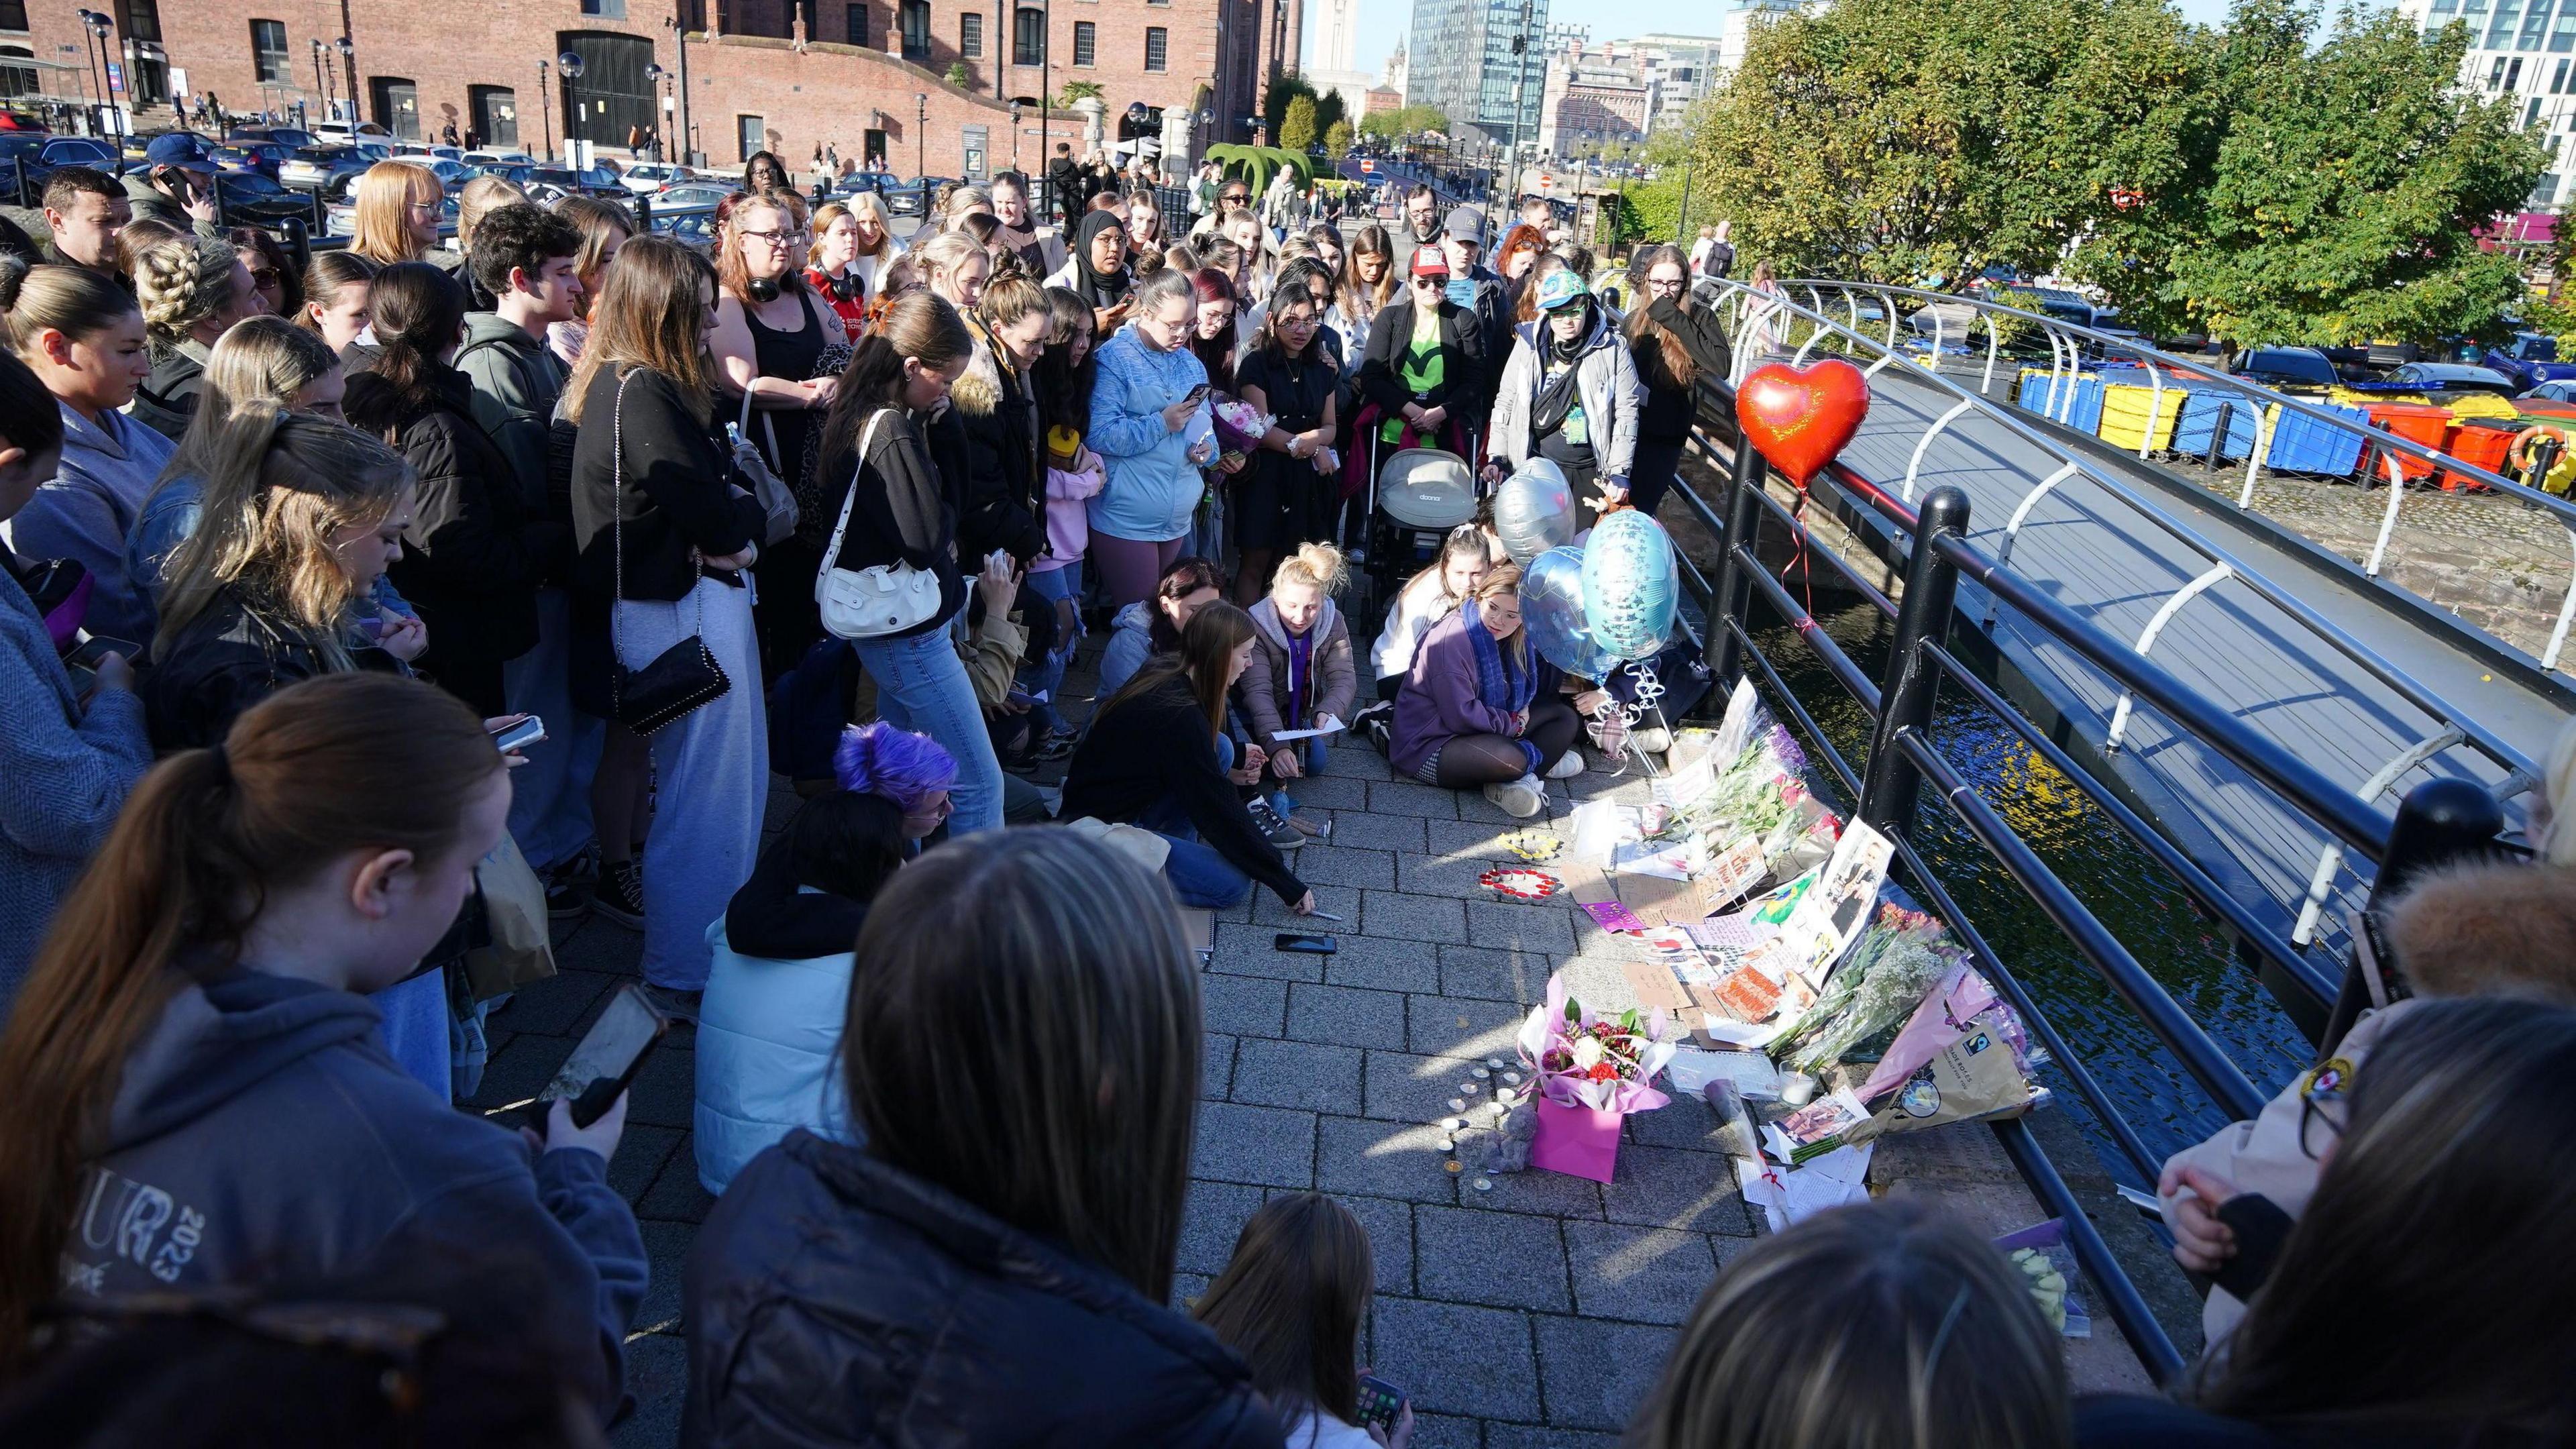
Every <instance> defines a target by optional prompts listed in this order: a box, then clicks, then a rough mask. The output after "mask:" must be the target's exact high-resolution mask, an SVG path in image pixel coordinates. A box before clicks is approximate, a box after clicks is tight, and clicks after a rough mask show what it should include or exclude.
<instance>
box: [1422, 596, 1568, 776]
mask: <svg viewBox="0 0 2576 1449" xmlns="http://www.w3.org/2000/svg"><path fill="white" fill-rule="evenodd" d="M1530 663H1531V666H1532V667H1533V668H1535V669H1536V670H1538V688H1539V697H1540V698H1545V697H1546V695H1547V692H1548V691H1549V690H1551V689H1553V688H1554V687H1555V686H1554V683H1553V680H1552V679H1551V676H1552V675H1553V674H1554V673H1555V671H1554V670H1552V669H1550V668H1548V667H1547V666H1546V664H1545V663H1544V662H1542V661H1540V660H1538V659H1537V658H1535V657H1533V658H1532V659H1531V661H1530ZM1459 735H1502V736H1505V737H1506V738H1518V736H1517V735H1515V734H1514V733H1513V730H1512V721H1511V717H1510V716H1509V715H1506V714H1504V713H1503V712H1502V711H1501V710H1498V709H1495V708H1493V707H1492V706H1490V705H1488V704H1486V703H1485V702H1484V700H1483V699H1482V698H1480V697H1478V695H1477V692H1476V649H1475V646H1474V645H1473V644H1472V643H1470V642H1469V641H1468V639H1467V611H1466V610H1465V609H1463V608H1461V609H1452V610H1450V611H1449V613H1448V614H1447V616H1445V617H1444V618H1442V619H1441V620H1440V622H1439V623H1437V624H1434V625H1432V626H1431V632H1430V633H1428V634H1425V635H1423V636H1422V644H1421V647H1419V648H1417V649H1415V650H1414V651H1413V669H1412V672H1411V673H1409V674H1407V675H1406V676H1405V677H1404V687H1403V688H1402V689H1400V690H1398V691H1397V692H1396V696H1395V726H1394V728H1393V729H1392V730H1391V731H1390V732H1389V735H1388V739H1387V751H1386V753H1387V758H1388V759H1389V760H1390V761H1392V762H1393V763H1394V765H1395V768H1396V770H1397V771H1398V772H1399V773H1401V774H1403V775H1404V776H1405V777H1406V778H1408V779H1410V778H1413V777H1414V776H1415V775H1416V773H1417V772H1419V771H1420V770H1421V768H1422V763H1423V761H1425V760H1428V759H1430V758H1431V757H1432V754H1433V752H1434V751H1437V750H1438V749H1439V748H1440V747H1441V746H1442V745H1445V744H1447V743H1448V742H1449V741H1450V740H1452V739H1454V738H1456V737H1457V736H1459Z"/></svg>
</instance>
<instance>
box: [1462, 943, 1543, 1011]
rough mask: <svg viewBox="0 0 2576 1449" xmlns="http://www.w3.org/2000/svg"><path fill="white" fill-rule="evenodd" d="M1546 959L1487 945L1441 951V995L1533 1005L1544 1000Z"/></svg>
mask: <svg viewBox="0 0 2576 1449" xmlns="http://www.w3.org/2000/svg"><path fill="white" fill-rule="evenodd" d="M1549 969H1550V967H1549V958H1547V957H1545V956H1524V955H1521V954H1520V953H1518V952H1515V951H1502V950H1496V949H1495V948H1493V947H1490V946H1443V947H1441V948H1440V994H1441V995H1443V996H1477V997H1483V998H1485V999H1486V1000H1489V1001H1510V1002H1517V1003H1519V1004H1521V1005H1524V1006H1534V1005H1536V1004H1538V1003H1539V1002H1540V1001H1543V1000H1545V999H1546V998H1547V978H1548V972H1549Z"/></svg>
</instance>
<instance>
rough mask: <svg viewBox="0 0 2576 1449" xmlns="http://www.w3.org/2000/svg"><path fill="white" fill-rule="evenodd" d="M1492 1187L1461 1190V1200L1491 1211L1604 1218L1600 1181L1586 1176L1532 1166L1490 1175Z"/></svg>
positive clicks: (1598, 1219)
mask: <svg viewBox="0 0 2576 1449" xmlns="http://www.w3.org/2000/svg"><path fill="white" fill-rule="evenodd" d="M1491 1179H1492V1181H1493V1184H1494V1185H1493V1188H1492V1189H1491V1190H1490V1191H1486V1192H1472V1191H1462V1192H1460V1193H1459V1194H1458V1200H1459V1201H1460V1202H1463V1203H1465V1204H1467V1205H1468V1206H1469V1207H1477V1208H1484V1209H1486V1210H1488V1211H1491V1212H1506V1213H1536V1214H1539V1215H1541V1216H1544V1217H1552V1218H1589V1219H1591V1220H1593V1221H1595V1222H1598V1221H1600V1219H1601V1184H1599V1183H1597V1182H1594V1181H1592V1180H1591V1179H1590V1178H1586V1177H1574V1176H1570V1175H1568V1174H1566V1173H1562V1172H1550V1171H1548V1170H1547V1169H1545V1168H1542V1167H1533V1168H1529V1169H1527V1170H1525V1171H1521V1172H1497V1173H1493V1174H1491Z"/></svg>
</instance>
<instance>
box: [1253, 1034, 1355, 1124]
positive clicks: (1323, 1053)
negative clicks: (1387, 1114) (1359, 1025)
mask: <svg viewBox="0 0 2576 1449" xmlns="http://www.w3.org/2000/svg"><path fill="white" fill-rule="evenodd" d="M1360 1061H1361V1052H1360V1049H1359V1048H1358V1047H1347V1046H1326V1045H1324V1044H1323V1043H1321V1042H1311V1041H1268V1040H1265V1039H1263V1038H1261V1037H1257V1036H1256V1037H1246V1038H1244V1039H1243V1041H1242V1043H1241V1044H1239V1045H1238V1046H1236V1048H1235V1052H1234V1088H1233V1090H1232V1091H1231V1092H1230V1093H1228V1095H1229V1096H1230V1097H1231V1098H1232V1099H1233V1100H1235V1101H1237V1102H1251V1103H1254V1104H1257V1105H1260V1106H1266V1107H1295V1108H1297V1109H1299V1110H1300V1111H1306V1112H1336V1111H1340V1112H1347V1111H1349V1110H1350V1106H1351V1104H1352V1103H1353V1102H1356V1101H1358V1100H1359V1099H1360Z"/></svg>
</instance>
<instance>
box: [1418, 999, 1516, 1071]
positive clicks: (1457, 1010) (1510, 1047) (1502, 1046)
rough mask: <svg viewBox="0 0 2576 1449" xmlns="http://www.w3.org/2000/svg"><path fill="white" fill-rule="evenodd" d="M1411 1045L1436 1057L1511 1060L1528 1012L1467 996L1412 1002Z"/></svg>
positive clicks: (1503, 1002) (1508, 1003)
mask: <svg viewBox="0 0 2576 1449" xmlns="http://www.w3.org/2000/svg"><path fill="white" fill-rule="evenodd" d="M1411 1005H1412V1013H1411V1016H1410V1018H1409V1020H1410V1021H1411V1023H1412V1025H1411V1030H1410V1032H1409V1040H1408V1043H1407V1044H1408V1045H1410V1046H1411V1047H1412V1048H1413V1049H1414V1050H1415V1051H1417V1052H1421V1053H1426V1054H1429V1055H1433V1056H1461V1057H1475V1058H1478V1059H1483V1058H1486V1057H1502V1058H1505V1059H1507V1060H1508V1059H1509V1058H1510V1057H1512V1056H1513V1055H1514V1053H1515V1052H1516V1051H1517V1049H1518V1047H1517V1043H1518V1038H1519V1036H1520V1030H1521V1022H1522V1021H1523V1020H1525V1019H1526V1018H1527V1017H1528V1016H1529V1013H1528V1012H1527V1011H1526V1010H1523V1009H1522V1008H1521V1007H1520V1006H1519V1005H1517V1004H1515V1003H1513V1002H1509V1001H1481V1000H1477V999H1474V998H1471V997H1464V996H1416V997H1414V998H1413V999H1412V1003H1411Z"/></svg>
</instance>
